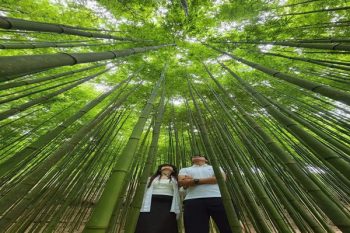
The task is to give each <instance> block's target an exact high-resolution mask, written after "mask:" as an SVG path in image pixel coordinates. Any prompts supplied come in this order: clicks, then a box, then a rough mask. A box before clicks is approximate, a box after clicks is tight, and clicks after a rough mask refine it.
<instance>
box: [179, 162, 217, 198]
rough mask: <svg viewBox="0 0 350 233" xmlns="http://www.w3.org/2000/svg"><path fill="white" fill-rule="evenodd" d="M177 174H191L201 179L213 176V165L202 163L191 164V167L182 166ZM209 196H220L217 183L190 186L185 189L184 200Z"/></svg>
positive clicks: (194, 177)
mask: <svg viewBox="0 0 350 233" xmlns="http://www.w3.org/2000/svg"><path fill="white" fill-rule="evenodd" d="M220 170H221V172H223V170H222V168H220ZM179 175H182V176H185V175H187V176H192V178H193V179H203V178H209V177H213V176H215V174H214V169H213V167H212V166H210V165H208V164H203V165H202V166H199V165H193V166H192V167H186V168H182V169H180V171H179ZM210 197H221V193H220V189H219V185H218V184H201V185H195V186H190V187H188V188H187V189H186V197H185V200H189V199H196V198H210Z"/></svg>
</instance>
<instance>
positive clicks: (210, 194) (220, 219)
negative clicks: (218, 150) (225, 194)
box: [178, 155, 231, 233]
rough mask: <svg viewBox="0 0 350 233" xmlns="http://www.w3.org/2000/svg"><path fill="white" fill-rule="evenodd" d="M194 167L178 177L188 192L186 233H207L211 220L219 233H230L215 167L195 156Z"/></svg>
mask: <svg viewBox="0 0 350 233" xmlns="http://www.w3.org/2000/svg"><path fill="white" fill-rule="evenodd" d="M192 163H193V166H191V167H186V168H182V169H181V170H180V172H179V176H178V179H179V184H180V186H182V187H184V188H185V189H186V191H187V194H186V197H185V201H184V224H185V231H186V233H208V232H209V219H210V217H212V219H213V220H214V221H215V223H216V225H217V226H218V228H219V230H220V233H231V229H230V226H229V223H228V220H227V216H226V212H225V209H224V205H223V203H222V200H221V194H220V189H219V185H218V184H217V180H216V178H215V174H214V170H213V167H212V166H210V165H208V164H207V160H206V158H205V157H204V156H203V155H195V156H193V157H192ZM220 169H221V168H220ZM221 171H222V169H221ZM222 173H223V176H224V178H225V179H226V176H225V174H224V172H223V171H222Z"/></svg>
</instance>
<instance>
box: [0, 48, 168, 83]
mask: <svg viewBox="0 0 350 233" xmlns="http://www.w3.org/2000/svg"><path fill="white" fill-rule="evenodd" d="M167 46H175V44H165V45H158V46H148V47H141V48H130V49H123V50H116V51H107V52H95V53H72V54H68V53H58V54H45V55H28V56H12V57H7V56H6V57H4V56H3V57H0V82H1V81H2V82H3V81H6V80H11V77H13V76H15V75H23V74H28V73H34V72H38V71H41V70H45V69H50V68H55V67H60V66H67V65H76V64H80V63H88V62H95V61H102V60H108V59H115V58H118V57H126V56H130V55H133V54H137V53H143V52H146V51H150V50H157V49H160V48H163V47H167ZM18 64H21V65H20V66H19V65H18Z"/></svg>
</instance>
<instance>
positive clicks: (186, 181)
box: [179, 175, 195, 189]
mask: <svg viewBox="0 0 350 233" xmlns="http://www.w3.org/2000/svg"><path fill="white" fill-rule="evenodd" d="M179 184H180V186H182V187H184V188H185V189H186V188H188V187H190V186H194V185H195V184H194V181H193V177H192V176H187V175H185V176H179Z"/></svg>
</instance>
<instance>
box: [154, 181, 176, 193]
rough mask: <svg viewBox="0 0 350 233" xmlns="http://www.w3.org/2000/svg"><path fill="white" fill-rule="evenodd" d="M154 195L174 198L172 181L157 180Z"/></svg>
mask: <svg viewBox="0 0 350 233" xmlns="http://www.w3.org/2000/svg"><path fill="white" fill-rule="evenodd" d="M152 194H153V195H168V196H173V195H174V187H173V184H172V182H171V181H170V179H155V181H154V183H153V192H152Z"/></svg>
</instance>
